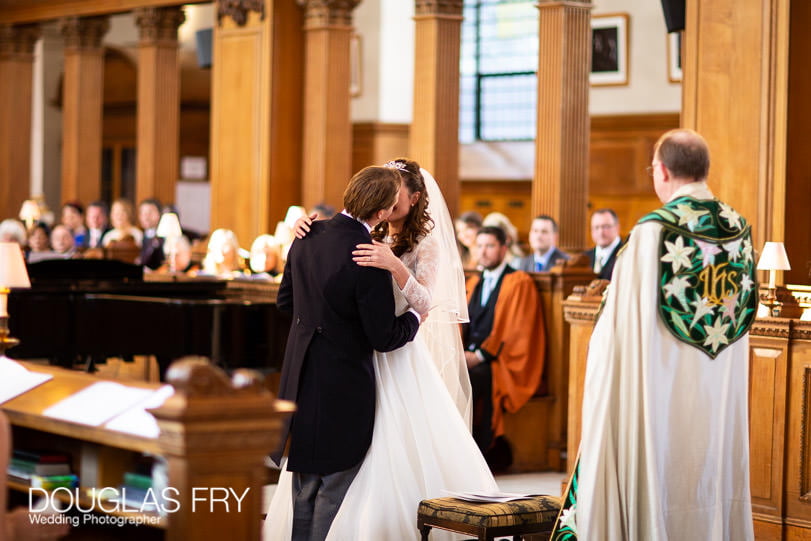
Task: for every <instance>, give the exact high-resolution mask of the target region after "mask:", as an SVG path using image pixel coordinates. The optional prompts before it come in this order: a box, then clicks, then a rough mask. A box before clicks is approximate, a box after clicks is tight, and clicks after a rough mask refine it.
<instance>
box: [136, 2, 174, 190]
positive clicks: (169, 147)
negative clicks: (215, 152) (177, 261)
mask: <svg viewBox="0 0 811 541" xmlns="http://www.w3.org/2000/svg"><path fill="white" fill-rule="evenodd" d="M134 15H135V24H136V25H137V26H138V29H139V32H140V41H139V42H138V132H137V133H138V139H137V149H138V154H137V156H138V157H137V163H136V176H135V179H136V185H135V197H136V200H137V201H141V200H143V199H146V198H148V197H156V198H157V199H158V200H159V201H162V202H167V203H168V202H174V200H175V183H176V182H177V177H178V153H179V150H178V145H179V142H180V141H179V133H180V120H179V117H180V110H179V109H180V66H179V62H178V57H177V47H178V44H177V28H178V27H179V26H180V25H181V24H183V21H185V20H186V17H185V15H184V14H183V9H182V8H178V7H169V8H139V9H137V10H135V12H134Z"/></svg>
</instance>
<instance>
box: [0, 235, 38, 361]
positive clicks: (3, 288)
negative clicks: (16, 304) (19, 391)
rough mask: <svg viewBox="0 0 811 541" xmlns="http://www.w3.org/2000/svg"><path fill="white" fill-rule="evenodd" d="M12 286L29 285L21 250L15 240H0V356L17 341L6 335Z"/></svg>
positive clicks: (17, 341)
mask: <svg viewBox="0 0 811 541" xmlns="http://www.w3.org/2000/svg"><path fill="white" fill-rule="evenodd" d="M12 287H31V282H30V281H29V280H28V271H26V269H25V261H24V260H23V252H22V249H21V248H20V245H19V244H17V243H16V242H0V357H4V356H5V354H6V350H7V349H8V348H12V347H14V346H16V345H17V344H18V343H19V340H17V339H16V338H12V337H10V336H9V335H8V333H9V331H8V294H9V292H10V291H9V288H12Z"/></svg>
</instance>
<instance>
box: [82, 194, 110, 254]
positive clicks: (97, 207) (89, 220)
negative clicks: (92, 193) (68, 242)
mask: <svg viewBox="0 0 811 541" xmlns="http://www.w3.org/2000/svg"><path fill="white" fill-rule="evenodd" d="M109 214H110V213H109V211H108V209H107V203H105V202H104V201H93V202H92V203H90V204H89V205H87V212H86V213H85V217H84V219H85V224H86V225H87V233H85V238H84V242H82V244H81V247H82V248H101V239H103V238H104V234H105V233H107V232H108V231H109V230H110V225H109Z"/></svg>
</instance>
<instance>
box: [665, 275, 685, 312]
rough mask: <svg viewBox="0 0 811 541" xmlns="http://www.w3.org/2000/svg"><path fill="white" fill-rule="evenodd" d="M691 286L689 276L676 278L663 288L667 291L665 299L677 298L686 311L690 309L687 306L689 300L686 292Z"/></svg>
mask: <svg viewBox="0 0 811 541" xmlns="http://www.w3.org/2000/svg"><path fill="white" fill-rule="evenodd" d="M689 286H690V278H689V277H688V276H674V277H673V279H672V280H670V282H668V283H667V284H665V286H664V288H663V289H664V290H665V298H666V299H669V298H670V297H673V296H675V297H676V299H677V300H678V301H679V303H680V304H681V306H682V308H684V309H685V310H686V309H687V308H689V307H688V306H687V298H686V297H685V295H684V290H685V289H686V288H687V287H689Z"/></svg>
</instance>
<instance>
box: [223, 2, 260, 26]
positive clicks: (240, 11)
mask: <svg viewBox="0 0 811 541" xmlns="http://www.w3.org/2000/svg"><path fill="white" fill-rule="evenodd" d="M249 11H255V12H257V13H259V17H260V19H262V20H265V0H217V24H220V22H221V21H222V18H223V17H231V19H233V21H234V22H235V23H237V26H244V25H245V23H247V22H248V12H249Z"/></svg>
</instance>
